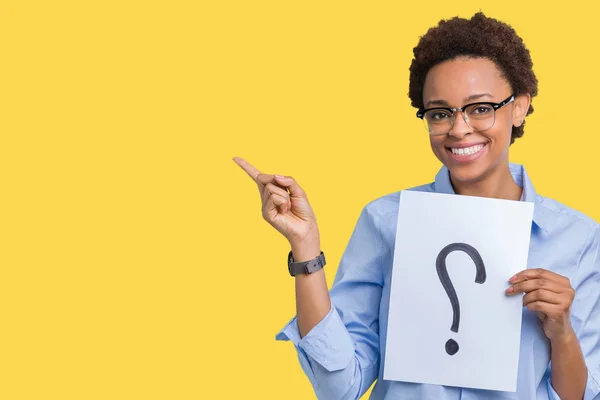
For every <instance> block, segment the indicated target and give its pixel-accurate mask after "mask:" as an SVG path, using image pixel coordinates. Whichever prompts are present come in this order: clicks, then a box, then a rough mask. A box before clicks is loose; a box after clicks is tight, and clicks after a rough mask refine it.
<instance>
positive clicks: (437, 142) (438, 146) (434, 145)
mask: <svg viewBox="0 0 600 400" xmlns="http://www.w3.org/2000/svg"><path fill="white" fill-rule="evenodd" d="M442 141H443V139H440V138H439V137H434V136H430V139H429V143H430V144H431V150H433V153H434V154H435V155H436V156H437V157H438V158H439V157H440V156H441V155H442V153H443V152H444V146H443V145H442Z"/></svg>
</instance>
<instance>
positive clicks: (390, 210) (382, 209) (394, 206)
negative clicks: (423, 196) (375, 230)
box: [362, 182, 435, 221]
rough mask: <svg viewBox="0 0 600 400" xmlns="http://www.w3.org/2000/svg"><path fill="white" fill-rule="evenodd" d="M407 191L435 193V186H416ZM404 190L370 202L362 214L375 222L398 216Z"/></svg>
mask: <svg viewBox="0 0 600 400" xmlns="http://www.w3.org/2000/svg"><path fill="white" fill-rule="evenodd" d="M403 190H405V191H418V192H435V190H434V184H433V182H432V183H427V184H424V185H419V186H414V187H410V188H407V189H403ZM401 192H402V190H398V191H396V192H392V193H387V194H384V195H382V196H379V197H377V198H375V199H373V200H371V201H369V202H368V203H367V204H366V205H365V206H364V208H363V210H362V213H363V214H366V215H367V216H368V217H370V218H371V219H372V220H373V221H379V220H381V219H388V218H394V217H397V215H398V205H399V203H400V194H401Z"/></svg>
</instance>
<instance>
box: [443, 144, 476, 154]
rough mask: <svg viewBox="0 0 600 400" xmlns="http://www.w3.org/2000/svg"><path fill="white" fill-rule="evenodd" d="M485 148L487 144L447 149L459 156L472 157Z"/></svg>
mask: <svg viewBox="0 0 600 400" xmlns="http://www.w3.org/2000/svg"><path fill="white" fill-rule="evenodd" d="M484 147H485V144H476V145H474V146H470V147H446V149H447V150H449V151H451V152H452V154H454V155H457V156H471V155H473V154H477V153H479V152H480V151H481V150H482V149H483V148H484Z"/></svg>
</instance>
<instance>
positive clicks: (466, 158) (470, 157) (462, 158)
mask: <svg viewBox="0 0 600 400" xmlns="http://www.w3.org/2000/svg"><path fill="white" fill-rule="evenodd" d="M478 144H482V145H483V148H482V149H481V150H479V151H478V152H477V153H475V154H463V155H459V154H454V153H453V152H452V150H451V148H450V147H449V146H444V148H445V149H446V152H447V153H448V155H449V157H450V158H451V159H452V160H454V161H456V162H459V163H466V162H471V161H475V160H477V159H478V158H479V157H482V156H483V155H485V154H486V153H487V151H488V143H469V144H466V145H465V144H462V143H461V144H460V145H459V144H456V145H453V146H451V147H452V148H455V149H461V148H465V147H471V146H476V145H478Z"/></svg>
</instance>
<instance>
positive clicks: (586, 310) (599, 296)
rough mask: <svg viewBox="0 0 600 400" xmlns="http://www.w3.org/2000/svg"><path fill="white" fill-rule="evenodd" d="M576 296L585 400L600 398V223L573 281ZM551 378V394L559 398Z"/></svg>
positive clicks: (574, 314)
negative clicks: (583, 366) (585, 372)
mask: <svg viewBox="0 0 600 400" xmlns="http://www.w3.org/2000/svg"><path fill="white" fill-rule="evenodd" d="M572 285H573V288H574V289H575V299H574V300H573V304H571V324H572V326H573V329H574V330H575V332H576V334H577V338H578V340H579V345H580V346H581V350H582V352H583V357H584V359H585V364H586V366H587V370H588V375H587V383H586V386H585V392H584V396H583V400H592V399H595V400H599V399H600V232H599V229H598V226H596V228H595V229H594V231H593V233H592V234H591V235H590V238H589V239H588V242H587V243H586V246H585V247H584V249H583V252H582V255H581V260H580V262H579V266H578V269H577V273H576V275H575V279H574V280H573V282H572ZM550 381H551V378H550V377H549V378H548V393H549V397H550V399H552V400H560V397H559V395H558V394H557V393H556V391H555V390H554V388H553V387H552V384H551V382H550Z"/></svg>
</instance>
